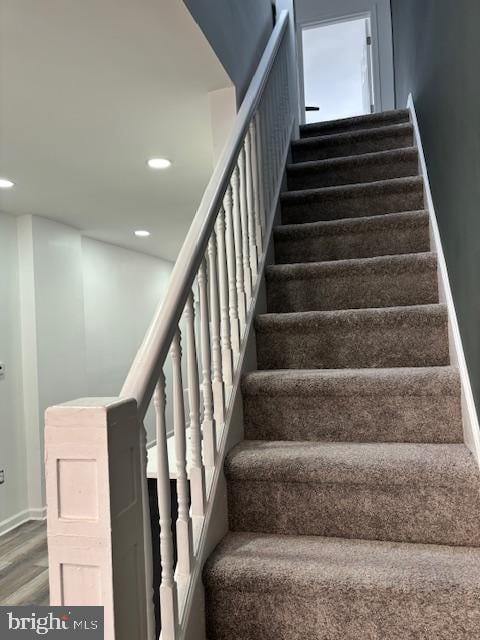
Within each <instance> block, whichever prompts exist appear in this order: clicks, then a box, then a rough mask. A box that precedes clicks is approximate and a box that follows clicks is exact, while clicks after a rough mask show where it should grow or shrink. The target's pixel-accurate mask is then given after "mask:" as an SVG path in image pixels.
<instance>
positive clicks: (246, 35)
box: [184, 0, 273, 104]
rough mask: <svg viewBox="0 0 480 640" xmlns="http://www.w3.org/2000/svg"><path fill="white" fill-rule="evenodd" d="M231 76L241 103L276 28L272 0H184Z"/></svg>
mask: <svg viewBox="0 0 480 640" xmlns="http://www.w3.org/2000/svg"><path fill="white" fill-rule="evenodd" d="M184 2H185V4H186V6H187V7H188V9H189V11H190V13H191V14H192V16H193V18H194V20H195V21H196V22H197V24H198V25H199V27H200V28H201V29H202V31H203V33H204V34H205V37H206V38H207V40H208V41H209V42H210V44H211V46H212V49H213V50H214V51H215V53H216V54H217V57H218V59H219V60H220V62H221V63H222V65H223V66H224V68H225V70H226V72H227V73H228V75H229V76H230V78H231V80H232V82H233V84H234V85H235V88H236V91H237V103H238V104H240V103H241V101H242V100H243V97H244V95H245V93H246V91H247V89H248V86H249V84H250V80H251V78H252V76H253V74H254V73H255V70H256V68H257V65H258V62H259V60H260V58H261V56H262V53H263V51H264V49H265V46H266V44H267V42H268V38H269V36H270V33H271V32H272V27H273V19H272V5H271V0H184Z"/></svg>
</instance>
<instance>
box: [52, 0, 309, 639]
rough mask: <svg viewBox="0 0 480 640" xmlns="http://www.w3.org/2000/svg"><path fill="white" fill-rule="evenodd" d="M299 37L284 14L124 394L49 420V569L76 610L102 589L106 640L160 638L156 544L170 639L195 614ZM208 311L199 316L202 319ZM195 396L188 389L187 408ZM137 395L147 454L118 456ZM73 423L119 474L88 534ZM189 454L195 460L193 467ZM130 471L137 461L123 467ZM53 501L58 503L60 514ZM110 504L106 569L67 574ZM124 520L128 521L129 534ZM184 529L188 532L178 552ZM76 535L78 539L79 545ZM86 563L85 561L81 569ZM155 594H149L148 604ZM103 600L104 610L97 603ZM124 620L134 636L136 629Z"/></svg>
mask: <svg viewBox="0 0 480 640" xmlns="http://www.w3.org/2000/svg"><path fill="white" fill-rule="evenodd" d="M289 29H290V26H289V17H288V13H287V12H286V11H284V12H282V13H281V15H280V16H279V19H278V21H277V24H276V26H275V28H274V30H273V32H272V35H271V37H270V39H269V42H268V44H267V47H266V49H265V52H264V54H263V56H262V59H261V61H260V64H259V66H258V69H257V71H256V73H255V76H254V78H253V80H252V82H251V85H250V88H249V90H248V92H247V95H246V96H245V99H244V101H243V103H242V106H241V108H240V110H239V112H238V114H237V117H236V121H235V124H234V127H233V131H232V133H231V135H230V138H229V140H228V142H227V144H226V145H225V148H224V151H223V154H222V156H221V158H220V161H219V162H218V164H217V167H216V169H215V171H214V173H213V175H212V178H211V180H210V182H209V184H208V186H207V189H206V191H205V194H204V196H203V198H202V201H201V203H200V206H199V209H198V211H197V213H196V215H195V217H194V219H193V222H192V225H191V227H190V230H189V232H188V234H187V237H186V239H185V242H184V244H183V246H182V249H181V251H180V253H179V256H178V259H177V261H176V264H175V267H174V269H173V272H172V275H171V280H170V286H169V288H168V291H167V293H166V296H165V298H164V300H163V302H162V304H161V305H160V306H159V308H158V309H157V311H156V313H155V315H154V318H153V320H152V323H151V325H150V327H149V329H148V331H147V333H146V335H145V338H144V340H143V343H142V345H141V347H140V349H139V351H138V353H137V355H136V357H135V359H134V362H133V364H132V367H131V369H130V371H129V373H128V375H127V378H126V380H125V383H124V385H123V388H122V390H121V393H120V398H118V399H114V400H111V401H110V402H107V403H103V404H102V403H99V402H91V401H88V402H87V401H77V402H76V403H69V405H68V406H67V405H62V406H60V407H54V408H52V409H49V410H48V412H47V429H46V434H47V435H46V459H47V485H48V486H49V487H50V489H48V488H47V493H48V496H49V498H48V500H49V550H50V552H51V558H53V564H52V565H51V567H50V579H51V588H52V592H53V598H52V604H53V603H55V604H76V603H77V602H73V601H72V599H73V600H75V598H76V599H77V601H78V599H80V600H81V602H80V604H84V603H86V600H85V599H83V600H82V597H83V596H82V597H80V595H79V594H80V590H82V589H84V588H85V587H87V588H88V586H89V585H90V587H91V589H94V588H96V589H98V592H99V594H100V593H101V594H102V595H101V596H100V595H99V596H98V597H95V596H94V595H93V591H90V596H89V597H88V598H87V600H88V603H89V604H104V606H106V604H108V606H106V609H105V616H106V634H105V637H106V638H109V639H110V638H111V639H112V640H113V638H116V640H119V638H124V637H125V638H127V637H129V638H130V637H136V638H138V639H139V640H141V639H143V638H148V640H153V638H154V637H155V620H154V614H153V604H152V603H153V587H152V584H153V576H152V559H151V549H152V544H153V545H159V546H160V557H161V585H160V610H161V637H162V638H163V640H176V639H177V638H180V637H181V629H182V616H183V615H184V611H185V603H186V601H187V594H188V589H189V585H190V582H191V578H192V573H193V571H194V569H195V563H196V552H197V550H198V544H199V534H198V532H201V531H202V523H203V522H204V518H205V514H206V511H207V508H208V503H209V500H210V499H211V497H212V496H211V492H210V489H211V485H212V478H213V476H214V472H215V469H216V468H217V467H218V465H219V464H221V461H220V460H219V457H218V450H219V444H218V443H219V439H220V438H221V437H222V433H224V432H225V427H228V424H226V420H227V418H226V416H227V415H228V407H229V404H230V403H231V401H232V388H233V384H234V380H235V375H236V373H237V370H238V364H239V358H240V354H241V352H242V348H243V347H244V341H245V340H246V327H247V323H248V320H249V318H250V316H251V314H252V311H253V300H254V294H255V292H256V290H257V287H258V285H259V275H260V271H259V269H260V268H261V265H262V264H263V261H264V257H265V251H266V241H267V234H268V232H269V230H270V228H271V224H272V218H273V215H274V213H275V207H276V202H275V200H276V198H277V197H278V193H279V189H280V184H281V181H282V176H283V172H284V163H285V159H286V155H287V152H288V148H289V144H290V138H291V135H292V129H293V122H294V113H295V111H296V108H297V105H296V99H295V92H294V90H293V88H294V87H295V86H296V84H295V83H296V80H295V77H294V64H293V51H292V48H291V47H292V38H291V34H290V33H289ZM197 308H198V311H199V312H198V318H196V317H195V316H196V310H197ZM185 354H186V356H185ZM167 357H170V364H171V376H172V384H171V389H169V390H168V398H169V400H170V399H171V400H170V401H171V403H172V409H173V411H172V413H173V432H174V436H173V437H174V443H175V469H174V470H173V471H174V473H175V476H176V483H177V505H178V517H177V519H176V522H175V523H173V522H172V514H171V488H170V486H171V485H170V474H171V472H172V469H170V468H169V456H168V448H167V421H166V405H167V400H166V399H167V389H166V377H165V365H166V360H167ZM185 378H186V380H185ZM200 385H201V387H200ZM184 388H187V389H188V393H187V398H186V399H185V394H184ZM132 399H133V400H135V401H136V424H137V426H138V430H137V432H136V433H137V443H136V445H135V446H134V445H133V444H132V442H133V441H132V440H131V439H130V440H129V442H130V444H129V445H128V446H127V445H124V443H123V442H121V443H119V444H118V445H115V447H116V448H115V451H116V452H117V457H116V458H114V457H113V456H114V453H115V452H114V451H113V450H112V447H113V443H114V442H116V438H118V439H119V440H121V437H122V435H121V430H120V429H118V425H119V424H120V423H121V422H122V420H124V419H125V420H127V421H130V422H129V424H130V427H131V431H133V432H135V427H134V425H133V423H132V405H133V406H134V403H132ZM152 400H153V406H154V412H155V418H156V447H157V480H156V481H157V492H158V508H159V520H160V539H159V540H151V535H150V513H149V506H148V505H149V502H148V490H147V481H146V457H147V455H146V445H145V442H146V437H145V430H144V427H143V420H144V418H145V415H146V412H147V409H148V408H149V406H150V404H151V402H152ZM122 402H123V403H124V405H125V407H127V409H128V411H127V410H126V409H125V407H122V406H121V407H120V408H119V406H118V405H122ZM99 406H100V409H99ZM87 409H88V413H87ZM124 409H125V410H124ZM82 410H84V411H83V412H82ZM121 410H124V413H121ZM187 415H188V430H189V438H187V418H186V416H187ZM92 416H93V417H92ZM68 422H71V423H72V424H71V426H72V425H73V426H75V427H82V426H85V428H84V429H83V430H82V436H83V438H82V442H83V444H85V441H86V439H88V438H89V437H90V436H89V435H88V434H89V433H92V434H93V435H91V439H92V442H93V444H92V448H91V449H88V450H87V449H86V448H85V447H84V448H83V453H82V455H81V456H80V457H81V459H82V460H83V461H85V462H86V461H88V462H91V461H95V462H96V463H98V464H99V463H100V462H101V461H104V460H107V462H106V463H105V464H106V465H107V469H106V471H105V473H104V475H103V476H102V477H103V478H104V480H103V481H102V482H103V485H102V483H101V482H99V483H98V484H97V485H95V483H94V482H93V481H89V484H88V487H89V489H90V488H91V489H92V491H93V490H94V487H95V486H97V489H98V491H99V493H102V489H101V487H102V486H104V487H105V489H104V493H106V495H105V496H103V497H101V499H100V498H99V499H97V502H96V506H95V505H93V498H92V505H90V503H89V498H88V497H87V496H83V495H82V499H81V500H83V501H84V502H85V505H84V507H82V509H83V511H82V509H80V511H82V513H81V514H80V515H81V517H80V518H79V521H78V522H80V524H78V526H77V525H76V524H75V522H77V520H75V518H76V516H77V515H78V514H76V512H75V509H73V510H72V509H70V511H72V513H70V514H69V509H68V508H67V507H66V508H65V514H66V516H68V517H64V518H63V519H62V516H61V513H60V512H61V510H62V509H61V505H62V504H63V503H62V500H64V499H67V498H68V495H67V494H68V492H71V493H72V494H73V495H74V496H75V495H76V496H77V498H76V499H77V501H78V492H79V489H78V486H74V485H76V480H77V479H76V478H75V473H77V471H78V472H79V473H80V476H79V478H78V480H81V479H83V478H86V477H87V474H89V473H90V475H89V476H88V477H91V472H92V471H93V466H90V467H89V466H88V465H84V466H83V468H81V467H80V466H78V465H77V466H72V468H70V467H68V469H69V470H68V472H67V467H66V466H65V465H64V466H63V467H62V466H61V464H60V462H61V460H65V459H66V455H67V454H66V453H65V452H64V453H63V454H62V453H61V452H60V453H59V450H58V448H56V441H57V440H58V437H59V435H58V434H59V433H60V431H59V430H58V427H59V426H61V425H65V424H66V423H68ZM133 422H135V421H133ZM115 425H117V430H115ZM87 426H88V427H90V426H96V427H97V431H96V432H95V433H94V431H93V430H92V431H91V432H90V431H88V430H87V429H86V427H87ZM100 427H101V429H103V430H104V431H105V434H106V435H105V437H104V438H103V439H102V438H100V436H99V433H100V431H99V430H98V429H99V428H100ZM55 428H57V430H56V429H55ZM65 433H67V432H65ZM71 434H74V435H75V437H76V436H77V432H76V431H75V433H74V431H73V430H70V431H68V435H65V436H61V437H62V441H65V439H67V440H68V438H70V439H71V438H72V437H73V436H72V435H71ZM188 448H189V454H190V455H189V456H188V462H187V449H188ZM54 453H55V455H53V454H54ZM62 456H63V458H62ZM68 456H69V458H68V459H69V461H71V460H72V456H73V457H75V459H77V458H76V456H74V455H73V453H72V452H71V451H70V452H69V454H68ZM68 456H67V457H68ZM122 456H123V457H122ZM137 459H138V465H137ZM123 463H125V465H126V466H124V467H122V464H123ZM98 464H97V466H98ZM116 467H120V468H121V470H119V469H117V468H116ZM62 468H64V471H65V473H64V485H62V482H63V480H62V473H61V471H59V469H62ZM135 469H136V471H135ZM128 470H130V471H128ZM121 473H124V474H126V475H127V478H126V479H125V478H123V479H122V482H123V493H122V491H121V489H119V488H118V486H117V485H118V482H117V485H115V482H116V481H118V478H119V477H120V474H121ZM129 473H130V476H129V475H128V474H129ZM135 474H137V475H135ZM128 478H130V479H131V482H132V485H135V482H136V481H135V478H138V479H139V481H138V483H137V484H139V485H140V486H138V487H137V488H138V496H137V497H138V500H134V499H130V501H127V500H126V496H125V495H124V494H125V492H126V491H127V488H128V482H127V480H128ZM97 479H98V478H97ZM98 487H100V488H98ZM75 490H76V491H77V494H75ZM117 490H118V492H120V493H121V494H122V495H120V496H118V497H115V496H114V495H113V494H114V493H115V491H117ZM135 491H136V489H135V488H133V489H132V495H137V494H136V493H135ZM127 493H128V491H127ZM61 494H62V495H61ZM59 496H61V497H59ZM81 500H80V502H81ZM53 502H55V503H56V505H55V506H54V505H53ZM87 503H88V505H89V506H87ZM117 503H118V509H117V508H116V505H117ZM82 504H83V503H82ZM126 504H127V506H125V505H126ZM59 505H60V506H59ZM101 505H103V507H104V508H106V509H108V510H109V511H108V513H109V515H108V516H105V518H104V520H105V523H104V525H105V526H104V527H103V528H100V529H98V528H97V529H95V527H93V528H91V529H88V527H87V529H88V532H89V533H88V535H90V540H93V539H94V538H95V536H97V538H95V539H96V540H97V541H96V542H95V545H96V547H98V548H99V549H100V548H101V549H104V547H105V548H107V551H106V553H105V554H104V555H103V556H102V557H101V559H100V560H99V561H98V563H97V561H96V560H95V562H94V561H93V559H92V557H90V559H89V558H86V560H85V562H83V561H81V562H80V561H79V562H77V563H76V565H75V566H78V567H79V570H78V571H73V570H72V569H68V572H67V573H65V575H63V574H62V571H63V570H62V569H61V567H62V566H66V564H67V563H68V557H69V556H68V553H67V552H66V551H65V549H66V543H65V541H64V540H63V538H62V536H64V535H65V531H67V533H68V534H69V535H70V536H75V535H76V533H77V531H78V532H80V533H81V535H83V532H84V529H82V527H84V528H85V517H87V516H85V514H86V513H87V512H88V513H89V514H90V515H88V517H89V518H90V519H92V518H93V515H94V514H98V512H99V507H100V506H101ZM139 505H140V507H141V511H143V516H141V517H140V519H141V520H143V521H142V522H139V520H138V518H139V516H138V513H139V511H138V509H139ZM127 516H128V518H130V520H128V518H127ZM120 518H123V520H122V522H123V524H122V525H121V526H120ZM135 518H136V520H135ZM87 519H88V518H87ZM99 519H101V518H99ZM66 520H68V526H67V529H66V528H65V521H66ZM125 523H127V524H125ZM173 527H175V530H176V550H175V549H174V542H173V535H172V528H173ZM116 531H118V534H116V535H117V538H116V539H118V540H120V542H119V545H120V547H122V544H124V545H125V549H126V548H127V547H128V548H129V549H130V550H131V549H135V551H134V555H133V556H131V555H130V556H129V558H130V559H129V562H130V564H128V563H127V566H128V567H130V568H131V569H130V570H131V571H133V573H134V575H129V570H128V569H127V568H126V567H122V568H119V567H118V566H116V564H115V563H119V562H126V561H124V560H122V558H121V554H119V553H117V552H116V542H115V540H113V536H114V534H115V532H116ZM126 532H128V535H129V536H130V538H129V542H128V544H127V543H126V542H125V540H124V539H126V538H127V537H128V536H127V533H126ZM85 535H87V534H85ZM109 535H110V536H112V538H109ZM72 539H73V538H72V537H70V538H69V540H70V541H71V540H72ZM82 544H83V545H86V544H87V543H86V542H85V541H83V542H82V541H80V542H79V545H80V546H82ZM92 544H93V543H92ZM128 545H130V546H128ZM139 550H140V555H143V556H144V558H143V560H144V562H143V560H142V563H141V564H142V566H139V565H138V553H139ZM175 551H176V563H175V562H174V558H175ZM125 553H126V552H125ZM129 553H130V552H129ZM136 554H137V555H136ZM84 555H85V554H84ZM87 556H88V554H87ZM66 558H67V563H66V562H65V559H66ZM78 558H80V556H78V557H77V560H78ZM109 559H111V566H110V567H108V562H109ZM84 565H85V566H87V565H88V567H89V568H92V566H93V565H95V567H96V568H98V567H100V569H99V572H98V571H97V572H94V571H89V570H86V569H85V568H84ZM69 566H71V565H69ZM104 573H106V576H105V575H104ZM66 576H67V577H68V580H66ZM76 580H78V582H76ZM142 581H143V589H142V587H141V583H142ZM67 583H68V584H67ZM95 585H97V586H96V587H95ZM105 585H107V586H105ZM65 590H66V591H67V592H68V593H70V594H72V596H71V598H70V601H68V599H69V598H68V596H67V597H66V596H65ZM129 590H130V591H129ZM110 591H111V592H110ZM82 593H83V591H82ZM129 593H130V594H132V593H135V594H137V598H136V605H135V606H136V611H137V614H136V615H137V618H138V622H137V623H136V626H135V629H133V626H132V625H133V623H132V621H131V620H132V612H131V610H132V600H131V599H130V600H129V598H132V597H133V596H131V595H129ZM142 593H143V597H144V598H145V602H143V603H142V602H141V594H142ZM75 594H76V595H75ZM138 594H140V597H139V596H138ZM100 599H102V600H103V601H102V602H100V601H97V600H100ZM124 606H127V607H128V608H129V614H128V615H129V617H128V619H127V617H126V614H125V613H124V612H123V608H124ZM125 625H126V626H127V627H130V628H129V629H126V628H125ZM132 632H133V635H131V634H132Z"/></svg>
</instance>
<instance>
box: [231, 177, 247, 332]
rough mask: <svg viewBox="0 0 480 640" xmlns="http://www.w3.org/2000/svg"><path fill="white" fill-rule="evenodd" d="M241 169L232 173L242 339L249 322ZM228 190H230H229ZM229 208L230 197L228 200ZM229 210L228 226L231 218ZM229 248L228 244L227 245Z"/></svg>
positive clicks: (236, 273)
mask: <svg viewBox="0 0 480 640" xmlns="http://www.w3.org/2000/svg"><path fill="white" fill-rule="evenodd" d="M239 190H240V171H239V168H238V165H235V169H234V170H233V174H232V192H233V211H232V215H231V217H232V219H233V240H234V252H235V276H236V286H237V309H238V321H239V324H240V339H242V338H243V334H244V331H245V327H246V324H247V308H246V301H245V288H244V275H243V255H242V218H241V212H240V197H239ZM227 192H228V191H227ZM226 204H227V208H228V204H229V203H228V199H227V200H226ZM229 217H230V216H229V215H228V210H227V227H228V220H229ZM227 250H228V246H227Z"/></svg>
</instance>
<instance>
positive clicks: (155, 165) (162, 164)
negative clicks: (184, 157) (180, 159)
mask: <svg viewBox="0 0 480 640" xmlns="http://www.w3.org/2000/svg"><path fill="white" fill-rule="evenodd" d="M147 164H148V166H149V167H150V169H168V167H171V166H172V163H171V162H170V160H167V159H166V158H150V160H149V161H148V162H147Z"/></svg>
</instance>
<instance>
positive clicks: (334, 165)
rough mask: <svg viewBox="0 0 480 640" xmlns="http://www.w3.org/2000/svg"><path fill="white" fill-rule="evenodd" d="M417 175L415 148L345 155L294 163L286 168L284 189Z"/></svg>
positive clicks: (328, 185)
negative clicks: (331, 158)
mask: <svg viewBox="0 0 480 640" xmlns="http://www.w3.org/2000/svg"><path fill="white" fill-rule="evenodd" d="M417 174H418V152H417V149H416V148H415V147H408V148H406V149H392V150H390V151H380V152H378V153H367V154H364V155H361V156H353V157H349V158H335V159H333V160H320V161H316V162H297V163H296V164H291V165H289V166H288V167H287V180H288V188H289V189H292V190H293V191H295V190H296V189H297V190H298V189H315V188H320V187H333V186H338V185H344V184H355V183H361V182H376V181H378V180H388V179H389V178H402V177H407V176H415V175H417Z"/></svg>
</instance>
